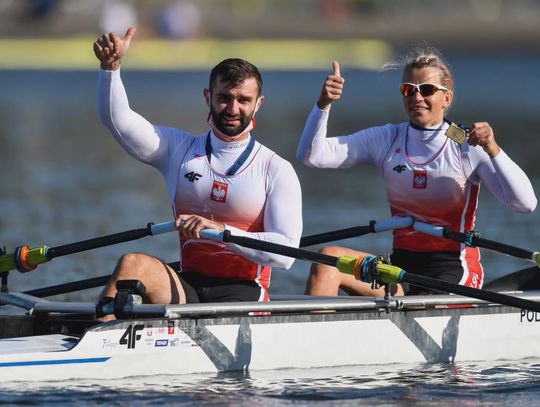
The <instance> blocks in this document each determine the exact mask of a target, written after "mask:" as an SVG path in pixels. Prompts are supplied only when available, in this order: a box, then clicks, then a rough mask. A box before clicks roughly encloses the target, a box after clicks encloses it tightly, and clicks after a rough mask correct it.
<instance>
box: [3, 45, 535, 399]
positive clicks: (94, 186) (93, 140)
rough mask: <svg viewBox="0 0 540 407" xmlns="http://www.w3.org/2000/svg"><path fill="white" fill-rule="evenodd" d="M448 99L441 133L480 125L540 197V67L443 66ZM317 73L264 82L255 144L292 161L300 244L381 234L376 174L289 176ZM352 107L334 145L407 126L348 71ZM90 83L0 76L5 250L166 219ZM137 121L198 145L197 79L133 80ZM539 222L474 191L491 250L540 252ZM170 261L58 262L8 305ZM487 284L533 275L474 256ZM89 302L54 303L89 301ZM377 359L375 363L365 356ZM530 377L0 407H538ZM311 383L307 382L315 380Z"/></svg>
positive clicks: (519, 264)
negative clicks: (452, 124)
mask: <svg viewBox="0 0 540 407" xmlns="http://www.w3.org/2000/svg"><path fill="white" fill-rule="evenodd" d="M449 60H450V62H451V64H452V66H453V68H454V71H455V76H456V97H455V102H454V106H453V108H452V110H451V112H450V114H449V117H450V118H451V119H452V120H454V121H458V122H462V123H471V122H473V121H489V122H490V123H491V125H492V127H493V128H494V130H495V135H496V137H497V140H498V141H499V143H500V144H501V146H502V147H503V149H504V150H505V151H506V152H507V153H508V154H509V155H510V156H511V157H512V158H513V159H514V160H515V161H516V162H517V163H518V164H519V165H520V166H521V167H522V168H523V169H524V170H525V171H526V172H527V173H528V174H529V176H530V177H531V180H532V182H533V184H534V187H535V189H536V191H537V194H538V193H539V192H538V191H540V167H539V166H538V160H537V155H538V151H539V150H540V139H539V137H538V112H539V111H540V97H538V95H540V80H539V79H538V72H539V71H540V57H538V56H523V55H517V56H516V55H511V54H507V55H497V56H489V55H477V56H467V55H456V56H449ZM326 74H327V73H326V72H317V71H309V72H263V75H264V79H265V83H264V94H265V95H266V101H265V103H264V105H263V108H262V109H261V111H260V112H259V114H258V120H257V123H258V127H257V129H256V132H255V134H256V137H257V138H258V139H259V140H261V141H262V142H263V143H265V144H267V145H268V146H269V147H271V148H273V149H274V150H276V151H277V152H278V153H280V154H281V155H282V156H284V157H285V158H287V159H289V160H291V162H292V163H293V165H294V167H295V169H296V170H297V172H298V175H299V178H300V180H301V183H302V188H303V202H304V230H305V234H306V235H307V234H311V233H318V232H325V231H330V230H336V229H341V228H346V227H351V226H357V225H365V224H367V223H368V222H369V221H370V220H372V219H379V220H380V219H387V218H388V216H389V214H388V208H387V205H386V200H385V192H384V186H383V184H382V182H381V178H380V176H379V175H378V174H377V173H376V172H375V171H374V170H372V169H370V168H356V169H353V170H347V171H341V170H340V171H330V170H316V169H308V168H305V167H302V166H301V165H300V164H299V163H297V162H295V161H294V151H295V149H296V144H297V141H298V138H299V136H300V133H301V131H302V127H303V123H304V120H305V117H306V115H307V114H308V112H309V110H310V109H311V107H312V106H313V103H314V101H315V99H316V97H317V95H318V93H319V90H320V87H321V84H322V81H323V79H324V77H325V76H326ZM342 74H343V75H344V76H345V77H346V88H345V94H344V96H343V98H342V100H341V101H340V102H339V104H336V105H335V106H334V107H333V110H332V116H331V120H330V132H331V133H332V134H344V133H351V132H354V131H355V130H357V129H359V128H362V127H365V126H369V125H375V124H381V123H386V122H399V121H403V120H405V117H404V113H403V112H402V108H401V104H400V97H399V95H398V94H397V84H398V83H399V74H398V73H397V72H383V73H378V72H371V71H357V70H349V71H347V70H344V71H343V72H342ZM96 77H97V73H96V72H69V71H66V72H49V71H18V72H14V71H3V72H1V75H0V89H1V90H2V91H1V92H0V141H1V144H0V174H1V175H0V190H1V195H0V196H1V199H0V247H2V246H5V247H6V248H7V249H8V250H12V249H13V248H14V247H16V246H18V245H21V244H28V245H30V246H32V247H34V246H38V245H41V244H47V245H49V246H56V245H61V244H65V243H69V242H74V241H78V240H83V239H87V238H92V237H96V236H101V235H106V234H110V233H115V232H120V231H124V230H130V229H134V228H140V227H144V226H145V225H146V224H147V222H156V223H159V222H163V221H167V220H169V218H170V208H169V205H168V202H167V195H166V192H165V188H164V186H163V183H162V180H161V178H160V176H159V174H158V173H157V172H156V171H155V170H153V169H152V168H150V167H147V166H145V165H143V164H141V163H139V162H137V161H136V160H134V159H132V158H131V157H129V156H128V155H127V154H126V153H125V152H124V151H123V150H122V149H121V148H120V147H119V146H118V145H116V143H115V142H114V141H113V140H112V137H111V136H110V135H109V134H108V133H107V131H106V130H105V129H104V128H103V127H102V126H101V125H100V124H99V120H98V118H97V114H96V112H95V84H96ZM124 78H125V83H126V87H127V90H128V94H129V95H130V100H131V104H132V106H133V107H134V108H135V109H136V110H137V111H139V112H140V113H142V114H143V115H145V116H146V117H148V118H149V119H151V120H152V121H153V122H155V123H160V124H164V125H170V126H176V127H180V128H183V129H186V130H188V131H192V132H202V131H203V130H204V128H205V122H204V119H205V117H206V108H205V104H204V101H203V97H202V89H203V88H204V87H205V86H206V84H207V73H206V72H180V73H178V72H161V73H148V72H131V71H129V70H128V69H125V72H124ZM538 213H539V212H538V211H536V212H535V213H533V214H528V215H520V214H516V213H513V212H511V211H510V210H508V209H506V208H504V207H503V206H502V205H501V204H500V203H498V202H497V201H496V200H495V199H494V198H493V197H492V196H491V195H490V194H489V192H488V191H486V190H482V192H481V196H480V205H479V211H478V218H477V229H478V230H480V231H481V232H482V236H483V237H485V238H488V239H494V240H501V241H504V242H506V243H510V244H513V245H516V246H519V247H524V248H528V249H535V250H537V249H538V246H539V245H540V237H539V233H538V229H539V226H540V216H539V214H538ZM342 243H343V244H347V245H350V246H353V247H357V248H359V249H362V250H366V251H371V252H374V253H381V254H382V253H386V252H387V251H389V250H390V247H391V246H390V245H391V237H390V234H388V233H381V234H376V235H369V236H364V237H361V238H355V239H349V240H347V241H344V242H342ZM135 250H139V251H145V252H148V253H152V254H156V255H159V256H160V257H162V258H164V259H166V260H168V261H173V260H175V259H176V257H177V239H176V237H175V236H174V235H173V234H168V235H161V236H157V237H151V238H144V239H141V240H139V241H136V242H131V243H126V244H122V245H117V246H111V247H107V248H102V249H99V250H94V251H91V252H85V253H80V254H76V255H71V256H66V257H61V258H57V259H54V260H53V261H51V262H50V263H48V264H44V265H41V266H39V267H38V269H37V270H36V271H34V272H32V273H29V274H25V275H23V274H20V273H17V272H12V273H11V275H10V277H9V284H10V289H11V290H14V291H16V290H27V289H32V288H39V287H43V286H47V285H52V284H59V283H62V282H69V281H76V280H79V279H84V278H90V277H95V276H100V275H105V274H108V273H110V272H111V271H112V269H113V267H114V265H115V262H116V260H117V258H118V257H119V256H120V255H121V254H122V253H124V252H126V251H135ZM483 262H484V265H485V268H486V273H487V279H488V280H489V279H491V278H494V277H497V276H499V275H502V274H505V273H508V272H510V271H513V270H517V269H520V268H525V267H528V266H529V264H528V263H526V262H524V261H523V260H519V259H513V258H510V257H508V256H502V255H500V254H496V253H492V252H489V251H486V250H484V251H483ZM308 273H309V264H307V263H304V262H300V261H297V262H296V263H295V265H294V266H293V267H292V268H291V270H289V271H283V270H275V271H274V273H273V277H272V286H271V293H283V294H288V293H291V294H294V293H296V294H297V293H302V292H303V290H304V284H305V281H306V278H307V275H308ZM97 294H98V290H97V289H93V290H87V291H83V292H76V293H71V294H65V295H60V296H58V297H57V299H68V300H73V301H91V300H93V299H95V297H96V296H97ZM374 351H376V348H375V349H374ZM539 366H540V365H539V364H538V362H509V363H503V362H501V363H496V364H492V365H489V366H485V365H474V364H472V365H458V364H456V365H421V366H405V367H404V366H386V367H376V368H362V367H358V368H345V369H337V370H332V369H328V370H317V372H310V371H309V372H306V371H278V372H267V373H264V372H251V373H250V374H249V375H247V376H245V375H237V374H233V375H217V376H216V375H210V376H208V375H207V376H201V377H187V378H186V377H173V378H171V377H163V378H140V379H133V380H129V381H118V382H110V383H109V382H108V383H97V384H96V383H92V384H88V383H84V382H80V383H79V382H78V383H47V384H45V385H36V384H33V385H26V384H18V385H13V386H12V385H7V384H4V383H2V378H0V403H7V404H26V405H35V404H45V405H52V404H55V405H57V404H65V405H67V404H72V403H73V401H74V400H75V399H77V400H78V403H82V404H83V405H84V404H86V405H96V404H111V405H125V404H128V403H130V404H133V405H146V404H150V403H152V404H163V405H173V404H174V405H176V404H192V405H201V404H204V405H248V404H249V405H253V404H255V405H257V404H261V405H262V404H264V405H303V404H308V403H313V402H318V403H320V404H325V405H331V404H340V405H348V404H350V405H353V404H354V405H358V404H360V405H373V404H381V405H401V404H413V403H414V404H419V405H428V404H439V405H464V404H465V405H493V404H499V403H501V404H509V403H510V402H511V403H512V404H515V405H531V404H535V400H536V399H537V398H538V397H539V396H540V392H539V388H540V387H539V383H540V382H539V380H538V373H539ZM313 374H316V376H317V377H316V378H313V377H309V376H310V375H311V376H313Z"/></svg>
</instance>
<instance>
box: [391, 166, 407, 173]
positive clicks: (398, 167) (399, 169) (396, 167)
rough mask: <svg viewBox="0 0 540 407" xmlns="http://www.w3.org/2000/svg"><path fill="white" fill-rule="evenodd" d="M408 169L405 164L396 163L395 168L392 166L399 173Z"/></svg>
mask: <svg viewBox="0 0 540 407" xmlns="http://www.w3.org/2000/svg"><path fill="white" fill-rule="evenodd" d="M406 169H407V167H406V166H405V165H403V164H398V165H396V166H395V167H394V168H392V170H394V171H395V172H397V173H398V174H401V173H402V172H403V171H405V170H406Z"/></svg>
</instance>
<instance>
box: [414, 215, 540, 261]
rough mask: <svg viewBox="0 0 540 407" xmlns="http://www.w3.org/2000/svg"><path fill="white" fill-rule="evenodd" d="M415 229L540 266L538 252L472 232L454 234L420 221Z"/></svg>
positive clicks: (416, 223)
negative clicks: (482, 236) (484, 237)
mask: <svg viewBox="0 0 540 407" xmlns="http://www.w3.org/2000/svg"><path fill="white" fill-rule="evenodd" d="M414 229H415V230H417V231H419V232H422V233H426V234H428V235H432V236H437V237H443V238H446V239H450V240H454V241H456V242H460V243H463V244H465V245H467V246H471V247H483V248H485V249H489V250H493V251H496V252H499V253H503V254H508V255H509V256H514V257H518V258H520V259H526V260H530V261H532V262H534V263H536V264H538V265H540V256H538V252H533V251H531V250H527V249H522V248H520V247H516V246H511V245H509V244H506V243H501V242H496V241H494V240H489V239H483V238H481V237H479V236H476V235H475V234H474V233H472V232H469V233H463V232H454V231H452V230H449V229H448V228H445V227H442V226H433V225H430V224H429V223H424V222H419V221H416V222H414Z"/></svg>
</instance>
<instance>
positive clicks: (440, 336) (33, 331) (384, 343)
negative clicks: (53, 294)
mask: <svg viewBox="0 0 540 407" xmlns="http://www.w3.org/2000/svg"><path fill="white" fill-rule="evenodd" d="M511 295H512V296H514V297H517V298H522V299H525V300H532V301H537V300H540V291H530V292H520V293H511ZM0 301H1V302H3V303H5V304H11V305H14V306H16V307H20V308H24V309H26V310H27V315H20V316H14V315H12V316H4V317H0V333H1V335H0V336H2V337H3V339H0V380H1V381H2V382H6V381H44V380H47V381H50V380H67V379H70V380H72V379H110V378H125V377H130V376H147V375H158V374H160V375H161V374H170V375H182V374H194V373H205V372H209V373H210V372H223V371H233V370H246V369H249V370H250V371H254V370H260V369H265V370H266V369H284V368H319V367H331V366H347V365H380V364H394V363H422V362H457V361H494V360H501V359H503V360H519V359H524V358H531V357H535V358H538V357H540V315H539V314H540V313H538V312H534V311H527V310H522V309H519V308H515V307H509V306H505V305H497V304H490V303H487V302H484V301H481V300H477V299H472V298H467V297H462V296H458V295H430V296H414V297H400V298H398V297H393V298H389V299H384V298H372V297H363V298H360V297H341V296H340V297H308V296H281V297H279V296H278V297H275V298H273V300H272V301H271V302H269V303H260V302H259V303H257V302H243V303H206V304H187V305H146V304H137V303H136V302H134V303H133V302H129V301H128V303H126V304H125V306H124V310H123V315H124V319H121V320H116V321H111V322H107V323H99V324H98V323H96V322H95V321H94V320H93V315H94V313H95V310H96V304H95V303H74V302H52V301H47V300H43V299H41V298H37V297H33V296H30V295H26V294H22V293H0Z"/></svg>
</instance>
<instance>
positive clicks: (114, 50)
mask: <svg viewBox="0 0 540 407" xmlns="http://www.w3.org/2000/svg"><path fill="white" fill-rule="evenodd" d="M136 30H137V29H136V28H135V27H129V28H128V30H127V31H126V33H125V34H124V38H120V37H119V36H118V35H117V34H116V33H107V34H102V35H100V36H99V37H98V39H97V40H96V42H94V54H96V57H97V59H99V61H100V62H101V68H102V69H106V70H108V71H114V70H116V69H118V68H120V60H121V59H122V57H123V56H124V54H125V53H126V52H127V50H128V48H129V45H130V43H131V38H132V37H133V35H135V31H136Z"/></svg>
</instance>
